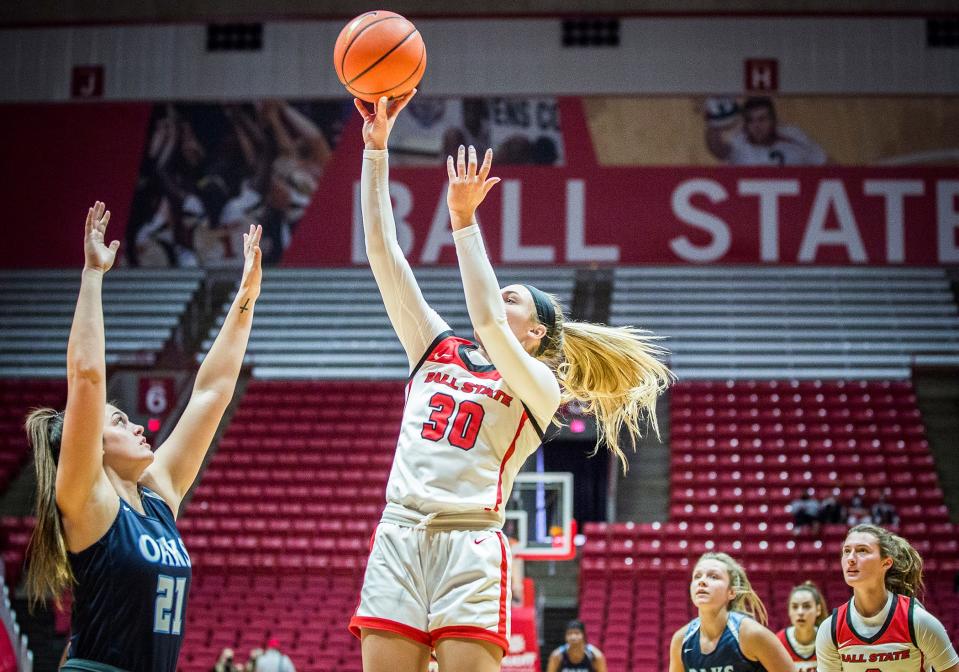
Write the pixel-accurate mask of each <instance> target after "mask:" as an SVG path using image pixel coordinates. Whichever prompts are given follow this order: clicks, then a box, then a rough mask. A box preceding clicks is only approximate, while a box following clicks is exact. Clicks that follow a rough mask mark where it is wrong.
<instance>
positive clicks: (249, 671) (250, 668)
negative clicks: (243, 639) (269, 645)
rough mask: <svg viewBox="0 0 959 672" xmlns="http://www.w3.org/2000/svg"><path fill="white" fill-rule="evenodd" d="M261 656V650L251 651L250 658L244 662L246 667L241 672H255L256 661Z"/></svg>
mask: <svg viewBox="0 0 959 672" xmlns="http://www.w3.org/2000/svg"><path fill="white" fill-rule="evenodd" d="M262 655H263V649H251V650H250V656H249V658H247V660H246V665H244V666H243V672H256V661H258V660H259V659H260V656H262Z"/></svg>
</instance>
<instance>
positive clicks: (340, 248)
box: [0, 94, 959, 267]
mask: <svg viewBox="0 0 959 672" xmlns="http://www.w3.org/2000/svg"><path fill="white" fill-rule="evenodd" d="M0 122H2V123H0V141H2V146H3V147H4V152H3V153H2V156H3V166H4V167H3V175H4V180H3V181H0V195H2V196H3V198H4V199H5V201H6V202H7V203H10V204H11V208H12V210H11V215H12V221H16V222H17V223H18V225H17V226H16V227H14V230H13V231H12V232H11V236H12V239H11V242H12V244H11V245H9V246H4V248H3V249H4V251H3V253H2V258H0V265H2V266H4V267H17V266H73V265H76V264H77V263H79V261H80V259H81V258H82V257H81V255H80V247H81V246H80V243H81V236H80V235H79V233H77V232H78V231H79V229H78V228H74V227H79V221H80V220H82V217H83V214H84V213H85V211H86V210H85V209H86V207H87V206H88V205H89V203H91V202H92V201H93V200H95V199H101V200H105V201H107V204H108V206H109V207H110V208H111V209H112V211H113V215H114V216H113V219H112V220H111V225H110V226H111V229H110V231H111V235H112V236H115V237H117V238H119V239H120V240H121V241H122V242H123V246H122V248H121V262H120V263H122V264H125V265H129V266H161V267H162V266H182V267H187V266H203V267H219V266H233V265H238V264H239V263H240V261H241V259H242V254H241V249H242V235H243V232H244V231H246V230H247V229H248V227H249V226H250V224H262V225H263V227H264V230H265V233H264V239H263V246H264V259H265V261H266V263H268V264H278V263H282V264H285V265H291V266H316V265H326V266H329V265H341V266H345V265H356V264H360V265H362V264H365V263H366V259H365V256H364V244H363V235H362V218H361V213H360V207H359V177H360V167H361V156H362V149H363V146H362V139H361V133H360V130H361V124H360V118H359V115H358V114H357V113H356V110H354V109H353V105H352V101H350V100H348V99H345V98H340V99H328V100H308V99H307V100H296V101H288V100H279V99H276V100H273V99H270V100H260V101H255V102H248V101H239V102H230V103H154V104H139V103H138V104H119V103H107V104H87V105H74V104H69V105H68V104H64V105H7V106H0ZM460 144H473V145H475V146H477V148H478V149H479V150H480V151H482V150H483V149H485V148H486V147H492V148H493V149H494V152H495V156H494V165H493V174H494V175H497V176H499V177H501V178H502V182H501V183H500V184H499V185H497V186H496V187H495V188H494V189H493V190H492V192H490V194H489V196H488V198H487V200H486V202H485V203H484V204H483V205H482V207H481V209H480V211H479V219H480V222H481V224H482V227H483V231H484V235H485V237H486V242H487V247H488V249H489V252H490V255H491V257H492V259H493V260H494V262H495V263H498V264H524V265H527V264H571V265H590V264H599V265H610V264H642V263H655V264H711V263H721V264H730V263H742V264H909V265H928V264H957V263H959V97H949V96H927V97H923V98H919V97H910V98H905V97H895V96H888V97H882V96H860V97H850V96H847V97H841V96H835V97H831V96H807V97H803V96H782V97H779V98H776V99H770V98H764V97H746V96H741V95H739V96H713V97H692V96H687V97H661V96H660V97H650V96H646V97H605V98H604V97H588V98H563V97H558V98H557V97H551V96H532V97H483V98H463V97H436V96H433V97H431V96H428V95H425V94H421V95H419V96H417V97H416V98H414V100H413V101H412V102H411V103H410V105H409V106H408V107H407V109H406V110H404V111H403V112H402V114H401V116H400V117H399V119H398V121H397V122H396V125H395V128H394V129H393V134H392V137H391V139H390V149H391V152H390V154H391V156H390V166H391V175H390V193H391V195H392V198H393V210H394V214H395V219H396V224H397V232H398V236H399V240H400V244H401V246H402V248H403V250H404V252H405V253H406V254H407V255H408V257H409V259H410V261H411V263H413V264H414V265H433V264H453V263H455V261H456V260H455V251H454V247H453V241H452V236H451V234H450V230H449V221H448V214H447V210H446V181H447V178H446V169H445V166H444V163H445V158H446V156H447V154H449V153H451V152H454V151H455V150H456V148H457V147H458V146H459V145H460ZM71 222H73V223H71ZM71 231H72V232H73V233H71Z"/></svg>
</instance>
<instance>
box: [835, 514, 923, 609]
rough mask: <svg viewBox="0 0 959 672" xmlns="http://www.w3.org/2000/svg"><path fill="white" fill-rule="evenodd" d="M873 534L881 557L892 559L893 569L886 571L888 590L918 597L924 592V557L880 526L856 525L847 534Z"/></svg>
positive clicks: (903, 540) (896, 535)
mask: <svg viewBox="0 0 959 672" xmlns="http://www.w3.org/2000/svg"><path fill="white" fill-rule="evenodd" d="M854 532H863V533H865V534H871V535H872V536H874V537H875V538H876V541H877V542H878V544H879V557H882V558H892V567H890V568H889V569H888V570H887V571H886V576H885V584H886V588H887V589H888V590H889V591H891V592H893V593H897V594H899V595H907V596H909V597H918V596H919V594H920V593H921V592H922V591H923V590H924V588H925V587H924V585H923V581H922V556H921V555H919V551H917V550H916V549H914V548H913V547H912V546H911V545H910V543H909V542H908V541H906V540H905V539H903V538H902V537H900V536H899V535H898V534H893V533H892V532H890V531H889V530H887V529H886V528H884V527H879V526H878V525H869V524H865V525H856V526H855V527H853V528H852V529H850V530H849V532H847V533H846V536H847V537H848V536H849V535H850V534H853V533H854Z"/></svg>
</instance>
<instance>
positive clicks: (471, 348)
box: [350, 94, 671, 672]
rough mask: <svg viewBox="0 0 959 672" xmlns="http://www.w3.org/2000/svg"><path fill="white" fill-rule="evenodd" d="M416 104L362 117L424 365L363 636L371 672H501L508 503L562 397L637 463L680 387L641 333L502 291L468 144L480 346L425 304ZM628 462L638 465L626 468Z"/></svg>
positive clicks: (414, 342)
mask: <svg viewBox="0 0 959 672" xmlns="http://www.w3.org/2000/svg"><path fill="white" fill-rule="evenodd" d="M411 96H412V94H409V95H407V96H405V97H403V98H400V99H397V100H395V101H393V102H392V103H390V104H388V102H387V99H386V98H382V99H381V100H380V101H379V102H378V103H377V104H376V105H375V107H374V109H373V111H370V110H368V109H367V108H366V107H365V106H364V105H363V104H362V103H361V102H360V101H357V102H356V106H357V109H358V111H359V112H360V114H361V115H362V117H363V139H364V142H365V146H366V149H365V151H364V155H363V168H362V177H361V204H362V210H363V226H364V232H365V236H366V252H367V256H368V257H369V260H370V266H371V268H372V270H373V275H374V277H375V278H376V282H377V285H378V286H379V289H380V293H381V294H382V296H383V303H384V304H385V306H386V311H387V314H388V315H389V318H390V321H391V323H392V325H393V328H394V329H395V330H396V332H397V335H398V336H399V339H400V342H401V343H402V345H403V348H404V349H405V350H406V353H407V356H408V358H409V362H410V378H409V383H408V385H407V388H406V389H407V393H406V404H405V409H404V413H403V420H402V425H401V428H400V434H399V439H398V441H397V448H396V454H395V457H394V460H393V467H392V470H391V472H390V478H389V482H388V484H387V490H386V500H387V505H386V508H385V510H384V512H383V516H382V518H381V520H380V523H379V525H378V526H377V528H376V531H375V533H374V538H373V542H372V547H371V551H370V558H369V562H368V564H367V568H366V575H365V577H364V582H363V589H362V593H361V597H360V603H359V605H358V607H357V610H356V612H355V614H354V616H353V618H352V619H351V622H350V630H351V631H352V632H353V633H354V634H355V635H357V636H360V637H361V638H362V652H363V669H364V670H365V672H381V671H382V672H387V671H392V670H421V669H426V666H427V660H428V657H429V652H430V647H431V646H432V647H434V648H435V650H436V656H437V659H438V661H439V666H440V669H441V670H444V672H458V671H460V670H463V671H466V670H469V671H472V672H487V671H488V672H493V671H494V670H499V667H500V661H501V659H502V656H503V653H504V652H505V651H506V650H508V648H509V632H510V624H509V617H510V616H509V614H510V610H509V604H510V595H509V592H510V579H509V576H510V552H509V544H508V541H507V539H506V537H505V535H504V534H503V532H502V527H503V520H504V507H505V504H506V502H507V500H508V499H509V496H510V490H511V488H512V484H513V479H514V478H515V476H516V473H517V472H518V471H519V468H520V466H521V465H522V464H523V462H524V461H525V460H526V458H527V457H528V456H529V455H531V454H532V453H533V452H535V450H536V449H537V448H538V447H539V445H540V442H541V441H542V436H543V429H544V428H545V427H546V426H547V425H548V424H549V423H550V422H551V421H552V419H553V416H554V415H555V413H556V411H557V409H558V407H559V405H560V403H561V401H562V400H563V399H574V398H575V399H580V400H581V401H582V402H583V404H584V406H585V407H586V408H587V409H589V410H590V411H591V412H593V413H594V414H595V415H596V417H597V424H598V426H599V427H600V432H601V436H602V437H603V438H604V440H605V441H606V442H607V444H608V446H609V447H610V449H611V450H612V452H613V453H614V454H616V455H617V457H619V458H620V459H622V460H625V455H624V454H623V451H622V448H621V447H620V431H621V430H622V429H623V428H625V429H626V430H627V433H628V434H629V435H630V436H631V437H635V436H636V435H637V434H638V433H639V431H640V425H641V424H642V423H644V422H645V421H646V420H647V419H648V420H650V421H651V422H652V424H653V427H654V428H655V403H656V399H657V397H658V395H659V393H660V392H661V391H662V390H664V389H665V387H666V386H667V385H668V384H669V382H670V380H671V374H670V373H669V370H668V369H667V368H666V367H665V366H664V365H663V364H662V363H661V362H660V361H659V360H658V359H657V357H659V356H661V355H662V354H663V351H662V349H660V348H658V347H656V346H655V345H654V344H653V343H652V337H651V336H650V335H649V334H648V333H646V332H642V331H640V330H637V329H632V328H617V329H613V328H610V327H605V326H601V325H593V324H589V323H580V322H571V321H566V320H564V319H563V314H562V311H561V310H560V307H559V305H558V304H557V303H556V301H555V299H553V298H552V297H550V296H549V295H547V294H545V293H544V292H542V291H540V290H539V289H537V288H535V287H533V286H531V285H510V286H508V287H505V288H502V289H501V288H500V287H499V285H498V283H497V282H496V276H495V274H494V273H493V269H492V267H491V266H490V263H489V259H488V258H487V256H486V250H485V247H484V244H483V238H482V236H481V234H480V230H479V226H478V225H477V223H476V221H475V211H476V209H477V207H478V206H479V205H480V203H481V202H482V201H483V199H484V198H485V196H486V194H487V193H488V192H489V190H490V189H491V188H492V187H493V186H494V185H495V184H496V182H497V181H498V179H497V178H490V177H489V171H490V168H491V163H492V152H487V153H486V156H485V160H484V161H483V164H482V167H480V166H479V165H478V161H477V157H476V152H475V150H474V149H473V148H472V147H471V148H470V150H469V159H468V161H467V150H466V148H464V147H460V149H459V152H458V154H457V158H456V160H455V161H454V159H453V158H452V157H450V158H449V160H448V164H447V174H448V177H449V190H448V193H447V205H448V206H449V209H450V216H451V224H452V228H453V239H454V241H455V245H456V251H457V257H458V260H459V265H460V271H461V275H462V279H463V289H464V292H465V295H466V305H467V308H468V310H469V314H470V319H471V321H472V323H473V327H474V336H475V338H476V341H477V342H475V343H474V342H472V341H469V340H467V339H464V338H457V337H455V336H453V335H452V332H451V331H450V330H449V327H448V325H447V324H446V322H444V321H443V319H442V318H441V317H440V316H439V315H437V313H436V312H435V311H434V310H433V309H432V308H431V307H430V306H429V305H428V304H427V303H426V301H425V300H424V298H423V296H422V293H421V292H420V289H419V286H418V285H417V283H416V279H415V278H414V277H413V272H412V270H411V269H410V265H409V263H408V262H407V260H406V258H405V257H404V256H403V252H402V250H401V249H400V246H399V243H398V242H397V236H396V225H395V223H394V221H393V214H392V210H391V203H390V196H389V175H388V170H389V164H388V156H387V149H386V147H387V139H388V137H389V133H390V129H391V127H392V123H393V121H394V120H395V118H396V115H397V114H398V113H399V112H400V111H401V110H402V109H403V107H404V106H405V105H406V103H407V102H408V101H409V99H410V97H411ZM624 464H625V462H624Z"/></svg>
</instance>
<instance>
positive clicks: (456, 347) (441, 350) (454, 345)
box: [410, 332, 502, 380]
mask: <svg viewBox="0 0 959 672" xmlns="http://www.w3.org/2000/svg"><path fill="white" fill-rule="evenodd" d="M452 333H453V332H444V334H445V336H444V338H442V340H440V341H438V342H436V344H435V345H434V346H433V347H432V348H430V350H429V351H428V352H427V353H426V355H424V357H423V359H422V360H421V361H420V363H419V364H418V365H417V367H416V369H414V370H413V372H412V373H411V374H410V376H411V378H412V376H414V375H416V373H417V372H418V371H419V370H421V369H422V368H423V367H424V366H426V365H427V364H430V363H432V364H442V365H452V366H456V367H458V368H460V369H463V370H464V371H468V372H469V374H470V375H471V376H474V377H476V378H480V379H483V380H501V379H502V376H501V375H500V373H499V371H497V370H496V367H494V366H493V365H491V364H490V365H483V366H479V365H476V364H472V363H470V362H467V361H466V360H465V359H463V353H464V350H468V349H471V348H476V344H475V343H473V342H472V341H469V340H467V339H465V338H460V337H459V336H453V335H452ZM441 335H442V334H441Z"/></svg>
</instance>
